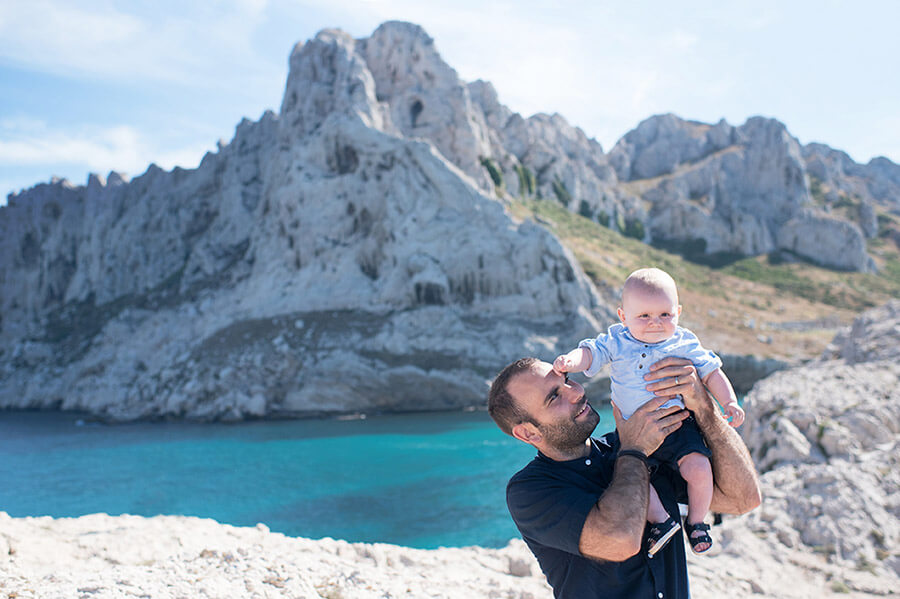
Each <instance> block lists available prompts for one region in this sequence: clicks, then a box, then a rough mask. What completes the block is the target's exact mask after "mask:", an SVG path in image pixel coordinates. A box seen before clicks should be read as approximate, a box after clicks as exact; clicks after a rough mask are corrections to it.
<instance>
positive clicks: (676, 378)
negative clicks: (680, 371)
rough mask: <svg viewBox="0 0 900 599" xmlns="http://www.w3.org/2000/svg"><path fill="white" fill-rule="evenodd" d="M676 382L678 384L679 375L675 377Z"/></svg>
mask: <svg viewBox="0 0 900 599" xmlns="http://www.w3.org/2000/svg"><path fill="white" fill-rule="evenodd" d="M675 384H676V385H677V384H678V377H677V376H676V377H675Z"/></svg>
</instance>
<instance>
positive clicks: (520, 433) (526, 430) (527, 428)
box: [512, 422, 544, 445]
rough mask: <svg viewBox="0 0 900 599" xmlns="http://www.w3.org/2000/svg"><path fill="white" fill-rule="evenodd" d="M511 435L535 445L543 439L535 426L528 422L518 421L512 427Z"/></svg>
mask: <svg viewBox="0 0 900 599" xmlns="http://www.w3.org/2000/svg"><path fill="white" fill-rule="evenodd" d="M512 436H513V437H515V438H516V439H518V440H519V441H524V442H525V443H528V444H529V445H535V444H536V443H540V442H541V441H542V440H543V438H544V437H543V435H541V431H539V430H538V429H537V427H536V426H535V425H534V424H532V423H530V422H520V423H519V424H517V425H515V426H514V427H513V428H512Z"/></svg>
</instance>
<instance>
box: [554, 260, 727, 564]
mask: <svg viewBox="0 0 900 599" xmlns="http://www.w3.org/2000/svg"><path fill="white" fill-rule="evenodd" d="M618 315H619V319H620V320H621V321H622V322H621V324H614V325H613V326H611V327H609V330H608V332H607V333H606V334H600V335H598V336H597V338H596V339H585V340H584V341H582V342H581V343H579V344H578V348H577V349H573V350H572V351H570V352H569V353H567V354H564V355H561V356H559V357H557V358H556V360H554V362H553V368H554V370H556V371H558V372H560V373H565V372H584V374H585V375H586V376H594V375H595V374H597V372H598V371H599V370H600V368H601V367H602V366H603V365H604V364H607V363H609V364H610V369H611V371H610V380H611V383H612V384H611V388H612V401H613V403H614V404H615V405H616V406H617V407H618V408H619V410H620V411H621V412H622V417H623V418H625V419H626V420H627V419H628V418H629V417H630V416H631V415H632V414H633V413H634V411H635V410H636V409H637V408H639V407H640V406H641V405H643V404H645V403H646V402H648V401H650V400H651V399H653V398H654V397H655V395H654V394H653V393H652V392H651V391H647V389H646V385H647V382H646V381H645V380H644V375H645V374H646V373H647V369H648V368H649V367H650V366H651V365H652V364H654V363H655V362H658V361H659V360H661V359H663V358H665V357H667V356H676V357H680V358H686V359H688V360H691V362H693V364H694V367H695V368H696V369H697V373H698V374H699V375H700V378H701V379H702V380H703V383H704V385H706V386H707V387H708V388H709V390H710V392H711V393H712V394H713V396H714V397H715V398H716V400H717V401H718V402H719V404H720V405H721V406H722V408H723V410H724V412H725V415H726V417H729V418H730V419H731V425H732V426H735V427H737V426H740V425H741V423H743V421H744V410H743V409H742V408H741V407H740V406H739V405H738V402H737V397H736V396H735V393H734V389H732V387H731V382H730V381H729V380H728V378H727V377H726V376H725V373H723V372H722V360H720V359H719V357H718V356H716V355H715V354H714V353H712V352H711V351H708V350H705V349H703V347H702V346H701V345H700V342H699V341H698V340H697V337H696V336H695V335H694V334H693V333H691V332H690V331H688V330H687V329H684V328H681V327H679V326H678V317H679V316H680V315H681V306H680V305H679V304H678V290H677V288H676V286H675V281H674V280H673V279H672V277H671V276H669V275H668V274H667V273H666V272H664V271H662V270H660V269H658V268H642V269H640V270H636V271H635V272H633V273H631V275H629V276H628V279H626V281H625V285H624V286H623V288H622V305H621V307H619V309H618ZM676 405H677V406H680V407H681V408H684V403H683V402H682V401H681V399H680V397H677V398H675V399H672V400H669V401H668V402H667V403H666V404H664V405H663V407H664V408H665V407H669V406H676ZM709 455H710V451H709V449H708V448H707V447H706V444H705V442H704V441H703V437H702V435H701V433H700V429H699V427H698V426H697V423H696V422H695V421H694V419H693V417H690V418H688V419H687V420H685V421H684V422H683V423H682V426H681V427H680V428H679V429H678V430H676V431H674V432H673V433H671V434H670V435H669V436H668V437H666V440H665V441H664V442H663V444H662V445H661V446H660V447H659V449H657V450H656V451H655V452H654V453H653V458H654V459H655V460H657V461H659V462H664V463H670V464H672V465H673V466H676V465H677V469H678V471H679V473H680V474H681V476H682V478H684V480H685V482H686V483H687V492H688V515H687V520H686V522H685V529H686V531H687V532H688V541H689V542H690V544H691V549H692V550H693V551H694V553H703V552H704V551H707V550H708V549H709V548H710V547H711V546H712V539H711V538H710V536H709V534H708V532H709V525H708V524H705V523H704V522H703V519H704V517H705V516H706V513H707V512H708V511H709V505H710V502H711V501H712V494H713V476H712V468H711V466H710V463H709ZM647 520H648V521H649V522H650V532H649V538H648V544H649V550H648V551H649V554H650V556H651V557H652V556H653V555H655V554H656V553H657V552H658V551H659V550H660V549H662V548H663V546H664V545H665V544H666V543H667V542H668V541H669V539H671V538H672V536H673V535H674V534H675V533H676V532H678V529H679V528H680V525H679V523H678V522H677V521H676V520H675V518H673V517H672V516H670V515H669V514H668V513H667V512H666V510H665V508H664V507H663V505H662V502H660V500H659V496H658V495H657V494H656V490H655V489H654V488H653V485H651V486H650V506H649V510H648V514H647Z"/></svg>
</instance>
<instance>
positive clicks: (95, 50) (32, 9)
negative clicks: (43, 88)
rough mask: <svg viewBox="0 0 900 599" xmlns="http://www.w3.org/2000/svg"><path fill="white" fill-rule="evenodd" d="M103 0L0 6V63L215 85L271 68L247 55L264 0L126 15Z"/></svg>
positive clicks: (167, 5) (22, 0)
mask: <svg viewBox="0 0 900 599" xmlns="http://www.w3.org/2000/svg"><path fill="white" fill-rule="evenodd" d="M120 6H121V5H118V4H113V3H111V2H109V1H107V0H93V1H88V2H81V3H78V4H77V5H73V4H72V3H71V2H68V1H66V0H12V1H11V2H5V3H3V5H2V7H0V39H3V43H2V44H0V59H2V60H4V61H6V62H8V63H11V64H13V65H16V66H18V67H20V68H26V69H34V70H38V71H44V72H48V73H53V74H57V75H76V76H89V77H96V78H100V79H108V80H117V81H122V80H135V81H147V80H150V81H157V82H166V83H178V84H183V85H185V84H187V85H192V86H195V85H197V84H198V83H202V84H205V85H216V84H217V82H218V81H219V80H221V79H222V78H223V77H224V76H226V75H227V74H228V73H233V72H236V71H238V72H243V73H246V75H247V76H248V77H257V78H259V79H262V78H267V77H270V76H276V77H277V76H278V75H277V71H278V69H277V68H276V67H275V66H274V65H269V64H267V63H266V61H265V60H262V59H261V57H260V56H259V55H258V53H257V52H256V51H254V49H253V47H252V44H251V39H252V35H253V33H254V31H255V29H256V27H257V25H258V23H259V21H260V20H261V19H262V18H263V15H264V13H265V9H266V6H267V2H266V1H265V0H233V1H231V2H218V3H215V4H214V5H210V6H207V5H206V4H205V3H203V4H197V5H192V4H188V5H185V4H181V3H174V2H161V3H159V5H158V6H157V5H155V6H154V7H153V9H152V11H150V12H147V13H146V14H140V13H139V12H138V9H137V7H131V12H129V11H128V10H127V9H122V8H120Z"/></svg>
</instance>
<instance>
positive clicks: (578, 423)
mask: <svg viewBox="0 0 900 599" xmlns="http://www.w3.org/2000/svg"><path fill="white" fill-rule="evenodd" d="M508 390H509V393H510V394H511V395H512V396H513V397H514V398H515V399H516V402H517V403H518V405H519V406H520V407H521V408H522V409H523V410H524V411H525V412H526V413H527V414H528V415H529V416H530V417H531V419H532V420H533V421H534V422H533V426H534V427H536V429H537V431H538V432H539V433H540V435H539V436H540V443H542V444H543V445H545V446H546V449H550V450H552V451H554V450H555V453H570V452H572V451H573V450H576V449H578V448H580V447H583V446H584V443H585V441H586V440H587V438H588V437H589V436H590V435H591V433H592V432H593V431H594V429H595V428H596V427H597V424H598V423H599V422H600V415H599V414H597V411H596V410H595V409H594V408H593V407H592V406H591V405H590V404H589V403H588V402H587V398H586V397H585V395H584V388H583V387H582V386H581V385H579V384H578V383H576V382H575V381H570V380H568V377H567V376H566V375H563V374H560V373H558V372H556V371H555V370H553V367H552V366H551V365H550V364H548V363H546V362H538V363H536V364H535V365H534V366H533V367H532V368H531V370H528V371H525V372H522V373H520V374H518V375H516V376H514V377H513V378H512V379H510V381H509V384H508ZM526 442H529V441H526ZM538 449H540V450H541V451H544V453H547V451H545V447H538Z"/></svg>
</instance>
